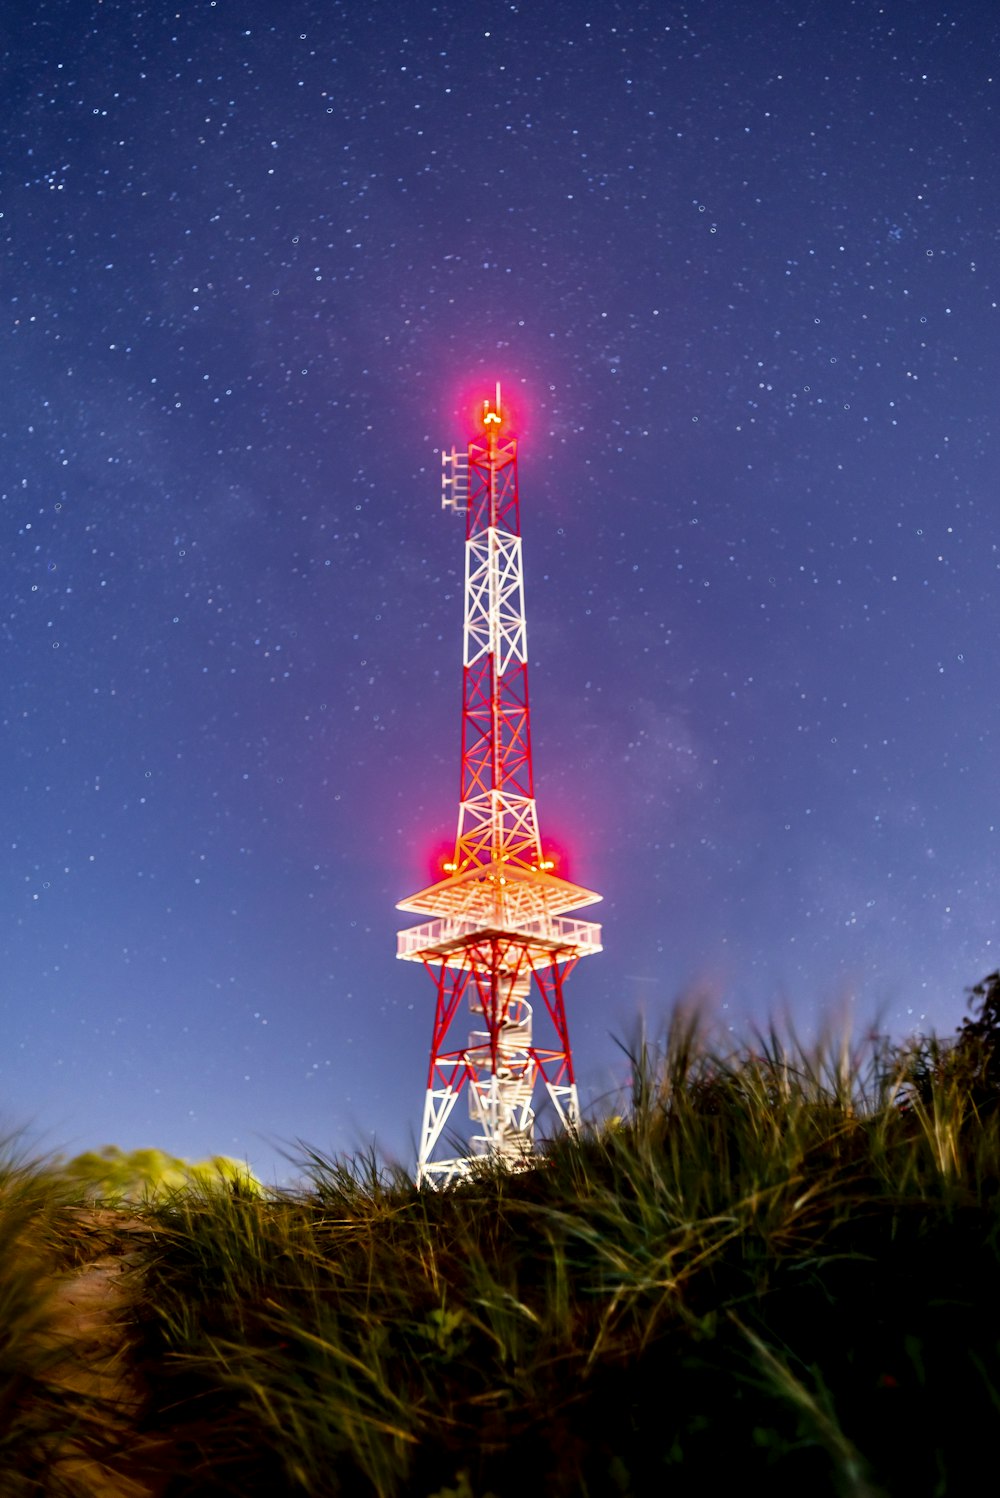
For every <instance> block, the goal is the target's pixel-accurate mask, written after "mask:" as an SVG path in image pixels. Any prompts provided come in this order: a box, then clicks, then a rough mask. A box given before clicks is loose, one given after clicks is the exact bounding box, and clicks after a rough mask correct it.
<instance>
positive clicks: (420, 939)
mask: <svg viewBox="0 0 1000 1498" xmlns="http://www.w3.org/2000/svg"><path fill="white" fill-rule="evenodd" d="M491 929H492V928H491ZM498 929H501V930H502V931H503V933H504V934H505V935H510V936H522V937H525V936H526V937H528V938H529V940H530V939H531V938H534V939H535V940H536V941H541V942H545V943H546V944H547V945H548V944H553V945H556V946H560V947H574V948H577V949H580V948H582V949H584V950H585V951H586V952H599V951H600V950H601V928H600V926H599V925H597V924H596V923H595V922H594V921H573V920H567V918H566V917H565V916H557V915H550V916H536V917H535V918H534V919H532V920H527V921H511V922H509V923H507V924H505V925H504V926H503V927H501V928H498ZM482 932H483V923H482V921H481V920H478V919H477V920H461V919H460V918H458V917H456V916H444V917H442V918H441V919H439V920H436V921H425V922H424V924H423V925H422V926H411V927H410V928H409V930H408V931H400V932H399V934H398V936H397V938H396V956H397V957H403V958H406V957H419V956H420V954H421V953H422V952H427V951H434V950H435V949H440V948H442V947H449V946H454V945H456V944H458V943H460V942H462V941H464V940H465V939H466V938H467V937H469V936H476V935H478V934H480V933H482Z"/></svg>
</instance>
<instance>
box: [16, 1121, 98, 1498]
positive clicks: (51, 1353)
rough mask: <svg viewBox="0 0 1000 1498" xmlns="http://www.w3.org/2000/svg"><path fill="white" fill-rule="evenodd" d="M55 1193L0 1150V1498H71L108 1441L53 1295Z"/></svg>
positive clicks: (58, 1254)
mask: <svg viewBox="0 0 1000 1498" xmlns="http://www.w3.org/2000/svg"><path fill="white" fill-rule="evenodd" d="M64 1208H65V1195H64V1191H63V1189H62V1183H61V1182H60V1181H59V1179H58V1177H57V1175H56V1174H55V1173H53V1171H52V1170H51V1168H49V1167H48V1166H46V1164H45V1163H44V1162H39V1161H37V1160H33V1159H32V1158H31V1157H30V1156H29V1155H27V1154H26V1153H25V1152H24V1151H23V1150H22V1149H21V1148H20V1147H19V1145H18V1142H17V1140H16V1139H7V1140H4V1141H0V1491H2V1493H3V1495H4V1498H21V1495H22V1494H23V1495H27V1494H39V1493H45V1494H52V1495H56V1498H58V1495H62V1494H65V1495H67V1498H69V1495H71V1494H72V1495H79V1493H80V1491H81V1489H80V1486H79V1473H80V1470H81V1466H82V1464H83V1463H85V1462H87V1461H90V1460H92V1459H99V1458H100V1457H101V1456H102V1455H104V1454H105V1453H106V1452H107V1451H108V1450H109V1448H110V1445H111V1443H112V1441H113V1439H114V1429H113V1426H114V1420H113V1416H112V1412H111V1411H110V1410H109V1408H108V1405H107V1401H105V1400H102V1399H101V1398H99V1397H95V1396H94V1395H93V1394H91V1393H88V1392H87V1388H86V1382H87V1380H86V1377H84V1378H83V1379H81V1378H80V1377H79V1376H78V1375H79V1374H80V1373H81V1369H80V1367H79V1365H78V1364H77V1361H76V1355H75V1350H74V1348H73V1346H72V1344H71V1343H70V1342H68V1341H67V1339H66V1337H65V1335H64V1316H63V1310H62V1306H61V1301H60V1295H61V1292H62V1290H63V1287H64V1286H65V1284H66V1281H67V1276H68V1275H69V1273H70V1270H71V1265H72V1261H73V1257H74V1250H73V1246H72V1243H71V1236H72V1235H71V1234H70V1233H69V1231H68V1229H67V1223H66V1218H65V1210H64Z"/></svg>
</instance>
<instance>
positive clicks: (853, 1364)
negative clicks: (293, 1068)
mask: <svg viewBox="0 0 1000 1498" xmlns="http://www.w3.org/2000/svg"><path fill="white" fill-rule="evenodd" d="M631 1059H632V1072H633V1077H632V1091H631V1098H630V1100H629V1103H628V1105H627V1106H626V1107H625V1108H624V1109H623V1110H622V1113H621V1116H620V1117H618V1118H616V1119H614V1120H613V1121H608V1122H605V1123H599V1124H594V1125H593V1126H591V1127H589V1128H587V1129H585V1130H584V1131H583V1134H582V1137H581V1138H580V1139H579V1140H575V1141H574V1140H569V1139H561V1140H559V1141H557V1142H555V1143H553V1144H552V1145H551V1146H550V1147H549V1149H548V1150H547V1152H546V1154H545V1156H544V1158H542V1159H541V1160H539V1162H538V1163H537V1165H535V1166H534V1167H533V1168H531V1169H528V1170H524V1171H520V1172H515V1173H511V1172H509V1171H505V1170H502V1169H499V1168H497V1169H491V1168H489V1167H483V1168H481V1169H479V1170H477V1172H476V1173H475V1175H474V1176H472V1177H471V1178H470V1179H468V1180H467V1181H465V1182H463V1183H461V1184H459V1185H456V1186H454V1187H452V1188H451V1189H449V1190H444V1191H435V1190H431V1189H423V1190H418V1189H417V1188H415V1187H413V1186H412V1185H411V1184H410V1183H409V1182H408V1181H407V1180H405V1179H404V1178H402V1177H401V1176H400V1175H399V1173H398V1172H396V1173H393V1172H388V1171H385V1170H384V1169H382V1168H381V1167H380V1166H379V1164H378V1162H377V1160H375V1159H374V1157H371V1156H367V1157H363V1158H361V1159H358V1160H355V1161H343V1160H341V1161H327V1160H325V1159H324V1158H323V1157H322V1156H321V1155H319V1154H317V1153H316V1152H306V1153H305V1155H304V1157H303V1170H304V1180H303V1184H302V1187H301V1189H300V1190H299V1191H297V1192H295V1193H286V1194H274V1195H271V1196H270V1197H264V1198H261V1197H255V1196H253V1195H251V1194H250V1193H244V1192H241V1191H240V1190H239V1189H238V1187H237V1188H235V1189H230V1190H220V1189H207V1188H206V1189H201V1190H193V1191H187V1192H185V1193H183V1194H180V1195H178V1196H177V1197H176V1198H174V1199H173V1200H172V1201H171V1202H169V1203H167V1204H166V1205H164V1206H160V1207H156V1208H154V1209H153V1216H154V1219H155V1222H156V1225H157V1231H156V1235H155V1244H154V1247H153V1248H152V1249H151V1251H150V1254H149V1257H148V1262H147V1265H146V1298H145V1301H144V1306H143V1310H142V1317H143V1332H144V1344H143V1345H144V1348H145V1358H146V1364H147V1372H148V1375H149V1378H150V1380H151V1382H152V1387H153V1392H154V1408H155V1409H156V1411H157V1412H158V1413H157V1414H156V1415H155V1416H151V1417H150V1418H151V1423H152V1424H153V1426H154V1427H156V1429H157V1430H158V1431H159V1433H160V1434H162V1435H165V1436H167V1437H169V1440H170V1442H171V1443H172V1449H173V1451H174V1470H173V1476H172V1479H171V1481H172V1486H171V1485H170V1483H168V1493H171V1494H176V1495H178V1498H180V1495H181V1494H184V1495H193V1498H197V1495H202V1494H204V1495H209V1494H211V1495H216V1494H237V1493H239V1494H241V1495H248V1498H253V1495H256V1494H261V1495H264V1494H267V1495H268V1498H275V1495H282V1494H317V1495H320V1494H340V1493H344V1494H355V1493H356V1494H377V1495H380V1498H392V1495H397V1494H406V1495H409V1494H417V1495H428V1498H430V1495H437V1498H447V1495H456V1498H486V1495H488V1494H491V1493H492V1494H494V1495H497V1498H503V1495H506V1494H508V1493H510V1494H513V1493H515V1492H516V1493H518V1494H519V1495H520V1494H524V1493H527V1494H533V1493H538V1494H541V1493H545V1494H553V1495H563V1494H565V1495H571V1494H572V1495H576V1494H592V1495H604V1494H608V1493H612V1494H617V1493H621V1494H636V1495H638V1494H645V1493H653V1492H656V1493H659V1492H661V1491H662V1490H663V1489H664V1488H665V1487H666V1486H667V1485H669V1487H670V1490H671V1491H672V1492H675V1493H681V1494H685V1493H688V1492H691V1493H694V1492H696V1491H697V1492H698V1493H703V1492H704V1491H705V1490H706V1488H707V1489H708V1490H709V1491H712V1490H719V1489H721V1487H722V1485H723V1484H726V1485H730V1484H737V1483H738V1484H740V1485H741V1486H743V1485H744V1484H745V1483H746V1481H747V1479H748V1477H749V1478H750V1479H751V1480H753V1481H756V1482H758V1483H762V1484H766V1490H767V1491H768V1492H770V1493H774V1494H784V1493H786V1492H787V1493H789V1494H791V1493H793V1492H794V1493H800V1492H801V1491H803V1490H804V1489H806V1488H808V1489H809V1490H810V1491H811V1492H813V1493H816V1494H820V1495H822V1494H831V1495H838V1494H849V1495H855V1498H863V1495H868V1498H870V1495H875V1494H878V1493H886V1494H895V1493H897V1492H904V1491H905V1492H906V1493H907V1494H929V1495H930V1494H938V1493H941V1494H944V1493H949V1494H950V1493H956V1492H960V1491H965V1490H967V1489H970V1488H971V1484H972V1481H973V1474H974V1473H975V1472H976V1470H977V1464H979V1463H982V1462H983V1461H992V1457H993V1444H994V1442H993V1435H994V1433H995V1432H996V1430H997V1428H998V1417H1000V1395H998V1390H1000V1296H998V1294H997V1289H996V1287H997V1284H998V1283H1000V1279H998V1268H1000V1264H998V1258H1000V1252H998V1246H997V1245H998V1234H997V1228H998V1221H1000V1219H998V1209H997V1202H998V1199H1000V1198H998V1186H1000V1141H998V1120H997V1114H996V1112H995V1111H993V1112H990V1111H989V1110H984V1109H983V1108H981V1107H974V1106H971V1104H970V1099H969V1094H968V1091H967V1089H965V1090H963V1087H962V1085H961V1084H960V1082H959V1081H956V1079H955V1077H954V1076H950V1077H949V1075H947V1074H946V1070H941V1071H940V1074H937V1073H934V1071H933V1069H931V1072H930V1074H929V1075H928V1076H924V1077H923V1080H922V1084H921V1086H920V1088H915V1087H914V1086H913V1080H912V1079H913V1076H914V1074H915V1064H916V1063H915V1058H914V1056H913V1055H908V1054H892V1053H890V1052H888V1051H886V1050H885V1049H880V1048H879V1047H878V1046H877V1045H876V1046H869V1047H868V1048H867V1049H866V1048H864V1047H863V1048H861V1049H856V1048H852V1047H850V1046H849V1045H847V1044H843V1043H833V1042H832V1041H827V1042H824V1043H821V1044H819V1045H818V1046H815V1047H812V1048H808V1047H805V1046H802V1045H800V1044H798V1043H796V1042H795V1041H794V1040H793V1041H783V1040H781V1039H780V1038H779V1037H778V1036H777V1035H776V1034H773V1033H772V1034H768V1035H765V1036H762V1037H759V1038H758V1039H757V1040H756V1041H755V1042H754V1044H753V1045H752V1046H749V1047H744V1048H742V1049H740V1050H737V1051H734V1052H733V1053H731V1054H725V1053H720V1052H719V1051H718V1050H715V1049H713V1048H712V1047H711V1046H710V1045H709V1044H708V1043H707V1041H706V1040H705V1038H704V1036H703V1035H702V1034H701V1033H700V1031H699V1028H698V1026H697V1024H696V1022H695V1021H694V1020H693V1019H692V1018H690V1017H687V1018H685V1017H680V1018H678V1019H676V1020H675V1022H674V1023H673V1025H672V1026H671V1028H670V1030H669V1032H668V1033H667V1034H666V1035H665V1036H664V1037H663V1038H662V1040H661V1041H660V1043H659V1044H651V1043H649V1042H648V1041H644V1040H640V1041H639V1042H638V1043H637V1044H636V1046H635V1047H634V1050H633V1054H632V1058H631Z"/></svg>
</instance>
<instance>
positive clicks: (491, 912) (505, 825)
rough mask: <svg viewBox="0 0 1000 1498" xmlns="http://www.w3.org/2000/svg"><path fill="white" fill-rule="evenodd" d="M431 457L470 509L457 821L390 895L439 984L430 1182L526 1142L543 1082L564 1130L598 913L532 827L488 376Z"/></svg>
mask: <svg viewBox="0 0 1000 1498" xmlns="http://www.w3.org/2000/svg"><path fill="white" fill-rule="evenodd" d="M442 463H443V468H444V472H443V484H444V500H443V503H444V505H445V506H446V507H449V508H452V509H455V510H464V511H465V516H466V528H465V536H466V540H465V644H464V656H463V673H462V784H461V800H460V803H459V808H458V832H457V835H456V838H455V853H454V857H453V858H452V859H451V861H450V862H449V863H447V864H445V865H444V873H445V877H444V878H443V879H441V880H439V882H438V883H437V884H432V885H431V886H430V887H429V888H428V889H423V890H420V891H419V892H418V893H417V894H415V895H410V896H409V897H408V898H407V899H405V900H400V902H399V905H398V907H397V908H398V909H399V910H406V911H413V912H415V913H416V914H419V915H423V916H428V917H430V919H429V920H426V921H425V922H424V923H423V924H422V925H420V926H411V927H410V928H409V929H408V930H406V931H401V932H400V933H399V937H398V948H397V956H399V957H401V958H403V959H404V960H405V961H409V962H422V963H423V965H424V967H425V968H426V970H427V972H428V973H429V975H430V977H431V978H432V980H433V982H434V987H435V990H436V995H437V998H436V1005H435V1011H434V1030H433V1035H432V1039H431V1055H430V1067H429V1070H428V1076H427V1097H426V1101H425V1104H424V1117H423V1125H422V1128H421V1136H420V1152H419V1158H418V1162H417V1179H418V1181H426V1180H432V1181H439V1182H444V1181H448V1180H451V1179H452V1178H454V1177H455V1176H458V1175H461V1174H463V1173H465V1172H466V1171H467V1170H468V1168H469V1163H470V1155H471V1157H474V1156H476V1155H486V1156H493V1157H495V1158H496V1157H498V1158H500V1159H503V1160H506V1161H508V1162H510V1163H512V1164H513V1163H516V1162H519V1161H523V1160H524V1159H525V1157H526V1156H528V1155H530V1153H531V1151H532V1150H533V1148H534V1127H535V1098H536V1094H540V1088H541V1087H544V1088H545V1090H546V1092H547V1093H548V1096H549V1098H550V1099H551V1100H552V1104H553V1106H554V1108H555V1113H556V1116H557V1118H558V1119H559V1121H560V1123H561V1124H562V1126H563V1127H564V1128H566V1129H568V1130H570V1131H572V1130H574V1129H575V1128H576V1125H577V1122H578V1118H579V1105H578V1100H577V1090H576V1081H575V1079H574V1075H573V1057H572V1054H571V1051H570V1043H569V1031H568V1029H567V1024H566V1009H565V1003H564V998H563V988H564V985H565V982H566V978H567V977H568V975H569V973H570V972H571V971H572V969H573V968H574V967H575V965H576V963H577V962H578V961H579V959H580V958H581V957H588V956H590V954H591V953H592V952H599V951H600V950H601V928H600V926H597V925H594V924H593V923H592V922H590V921H581V920H571V919H568V918H567V916H566V912H567V911H570V910H577V909H579V908H580V907H581V906H584V905H590V904H593V902H594V901H596V900H599V899H600V898H601V897H600V895H597V894H594V892H593V891H592V890H589V889H583V888H582V887H581V886H580V885H578V884H571V883H570V882H569V881H568V880H566V879H561V878H559V877H558V875H557V874H556V873H555V871H554V864H553V861H552V859H551V858H550V857H548V856H547V855H546V852H545V851H544V848H543V844H542V840H541V837H540V835H539V831H538V812H537V810H536V807H535V791H534V781H533V775H532V767H531V733H530V721H529V716H528V665H527V661H528V655H527V643H526V633H525V619H524V576H523V572H522V567H521V520H520V502H519V496H518V486H517V438H516V437H515V436H513V435H512V434H511V433H509V432H507V431H505V422H504V413H503V410H502V408H501V404H500V386H499V385H497V388H496V399H495V400H493V401H489V400H485V401H484V402H483V410H482V430H481V432H479V433H478V434H477V435H476V436H475V437H473V439H472V440H471V441H470V443H469V445H468V449H467V450H464V451H457V450H455V449H454V448H453V449H452V451H451V452H449V453H444V454H443V455H442ZM463 1001H464V1002H465V1006H467V1007H466V1009H465V1014H466V1015H471V1017H472V1018H471V1024H472V1025H473V1026H474V1028H473V1029H472V1030H471V1032H470V1030H469V1028H468V1027H469V1024H470V1020H469V1019H468V1018H466V1017H463V1015H462V1012H461V1011H462V1009H463ZM536 1031H537V1032H538V1033H536ZM542 1032H544V1033H542ZM463 1090H464V1091H466V1092H467V1094H468V1108H469V1117H470V1119H471V1120H472V1122H473V1124H474V1125H475V1126H476V1128H475V1130H474V1132H473V1135H472V1138H471V1140H470V1141H469V1143H470V1145H471V1151H470V1150H466V1151H465V1152H464V1153H462V1152H461V1145H459V1151H460V1152H459V1153H458V1154H456V1146H455V1136H456V1131H455V1129H454V1126H453V1125H452V1126H449V1120H450V1119H451V1117H452V1113H453V1110H454V1108H455V1104H456V1103H457V1102H458V1100H459V1097H460V1096H461V1094H462V1092H463Z"/></svg>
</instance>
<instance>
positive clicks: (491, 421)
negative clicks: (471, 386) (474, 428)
mask: <svg viewBox="0 0 1000 1498" xmlns="http://www.w3.org/2000/svg"><path fill="white" fill-rule="evenodd" d="M500 409H501V408H500V381H499V380H497V393H496V399H495V400H494V402H493V404H492V405H490V400H489V396H487V397H486V399H485V400H484V401H483V426H484V427H485V428H486V430H487V431H491V430H492V429H495V428H497V427H499V426H500V424H501V422H502V420H503V418H502V416H501V414H500Z"/></svg>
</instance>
